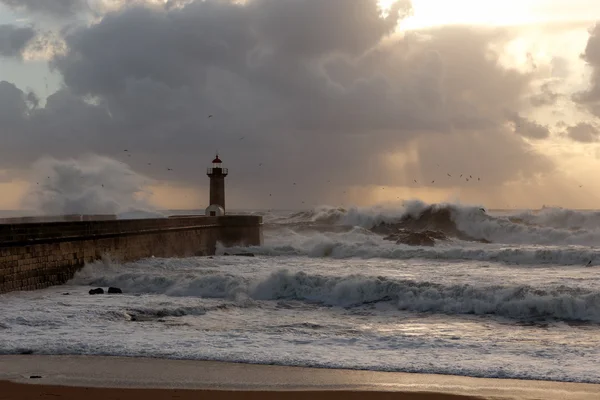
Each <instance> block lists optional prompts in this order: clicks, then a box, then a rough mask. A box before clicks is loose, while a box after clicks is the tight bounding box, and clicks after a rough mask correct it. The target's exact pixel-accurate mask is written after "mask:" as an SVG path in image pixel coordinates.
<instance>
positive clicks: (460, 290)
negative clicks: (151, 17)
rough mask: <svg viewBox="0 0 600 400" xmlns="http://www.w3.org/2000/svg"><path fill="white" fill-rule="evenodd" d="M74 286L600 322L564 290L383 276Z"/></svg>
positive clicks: (109, 275) (102, 277)
mask: <svg viewBox="0 0 600 400" xmlns="http://www.w3.org/2000/svg"><path fill="white" fill-rule="evenodd" d="M109 270H110V271H111V272H108V271H109ZM71 284H76V285H88V286H101V287H108V286H116V287H120V288H122V289H123V290H125V291H126V292H128V293H137V294H148V293H150V294H164V295H168V296H191V297H203V298H222V299H229V300H241V299H251V300H298V301H306V302H309V303H318V304H322V305H327V306H340V307H361V306H364V305H365V304H370V303H376V302H390V303H393V304H395V305H396V306H397V307H398V309H400V310H409V311H416V312H434V313H449V314H477V315H486V314H492V315H499V316H503V317H506V318H513V319H524V320H529V319H539V318H553V319H558V320H568V321H569V320H574V321H591V322H600V292H598V291H592V290H584V289H578V288H569V287H559V288H553V289H539V288H533V287H531V286H528V285H516V286H515V285H485V286H480V285H473V284H466V283H465V284H440V283H433V282H428V281H420V280H406V279H404V280H399V279H393V278H388V277H384V276H369V275H346V276H327V275H320V274H311V273H306V272H302V271H297V272H291V271H288V270H278V271H275V272H272V273H270V274H268V275H266V276H258V277H250V276H247V275H246V276H244V275H236V274H231V273H223V272H220V271H214V270H210V269H207V270H201V271H198V272H197V273H195V274H190V273H189V272H186V273H183V274H182V273H176V272H173V271H171V272H168V273H162V272H156V271H155V272H148V271H144V270H143V269H140V270H131V269H130V270H127V271H125V272H121V271H118V270H115V269H110V268H109V269H106V268H105V267H101V266H98V265H91V266H88V267H86V268H85V269H84V271H83V272H82V273H80V274H78V275H77V276H76V277H75V279H74V280H73V281H72V282H71Z"/></svg>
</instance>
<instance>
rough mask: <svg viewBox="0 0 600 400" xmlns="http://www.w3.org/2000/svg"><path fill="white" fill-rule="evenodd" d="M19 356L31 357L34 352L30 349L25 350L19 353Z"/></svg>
mask: <svg viewBox="0 0 600 400" xmlns="http://www.w3.org/2000/svg"><path fill="white" fill-rule="evenodd" d="M19 354H22V355H29V354H33V350H30V349H23V350H21V351H19Z"/></svg>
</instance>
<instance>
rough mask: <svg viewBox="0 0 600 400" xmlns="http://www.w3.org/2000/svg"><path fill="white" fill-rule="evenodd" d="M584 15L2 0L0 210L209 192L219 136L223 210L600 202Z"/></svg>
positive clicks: (268, 2)
mask: <svg viewBox="0 0 600 400" xmlns="http://www.w3.org/2000/svg"><path fill="white" fill-rule="evenodd" d="M598 20H600V2H598V1H596V0H568V1H567V0H554V1H543V0H518V1H517V0H502V1H500V0H486V1H480V0H413V1H412V2H411V1H405V0H401V1H394V0H381V1H377V0H327V1H322V0H245V1H229V0H170V1H164V0H130V1H124V0H0V140H1V141H2V142H1V143H2V145H1V146H0V209H25V208H29V207H32V204H34V206H35V207H38V208H42V209H44V210H46V212H58V211H60V210H61V207H62V210H64V207H67V206H66V204H70V205H71V206H73V207H76V206H78V205H80V204H83V203H86V204H92V205H93V206H94V207H100V208H101V209H103V210H105V209H108V210H112V209H118V208H119V207H130V206H131V207H133V206H139V204H140V203H139V201H142V200H140V199H143V202H144V204H146V203H147V204H150V205H152V206H158V207H161V208H204V207H206V206H207V205H208V204H206V202H207V201H208V195H207V191H208V178H207V176H206V174H205V173H206V167H208V166H209V164H210V161H211V160H212V158H213V157H214V154H215V152H217V151H218V152H219V154H220V156H221V158H222V159H223V161H224V163H225V164H226V166H227V167H228V168H229V171H230V174H229V176H228V177H227V204H228V206H229V207H231V208H252V209H256V208H260V209H271V208H277V209H292V208H309V207H314V206H317V205H322V204H329V205H340V206H350V205H357V206H370V205H375V204H387V203H396V202H399V201H401V200H403V199H414V198H418V199H421V200H424V201H426V202H462V203H468V204H480V205H484V206H486V207H489V208H539V207H542V206H543V205H550V206H562V207H570V208H591V209H598V208H600V206H599V205H600V178H599V175H598V174H597V173H596V171H598V169H600V25H596V24H597V21H598ZM209 116H210V117H209ZM125 150H127V151H125ZM65 193H67V194H68V196H67V197H68V198H66V199H65V198H62V197H61V196H62V195H63V194H65ZM128 196H129V197H131V196H137V197H136V200H135V201H125V200H124V199H125V198H128ZM63 197H64V196H63ZM40 199H52V200H47V201H46V202H45V203H44V202H43V201H42V203H43V204H42V205H40ZM57 199H58V200H57ZM92 200H93V201H92ZM125 203H126V204H125ZM103 207H104V208H103ZM107 207H108V208H107ZM92 211H93V210H92Z"/></svg>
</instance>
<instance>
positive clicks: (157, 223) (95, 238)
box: [0, 215, 262, 293]
mask: <svg viewBox="0 0 600 400" xmlns="http://www.w3.org/2000/svg"><path fill="white" fill-rule="evenodd" d="M217 243H222V244H223V245H225V246H231V245H242V246H243V245H260V244H261V243H262V217H260V216H249V215H227V216H221V217H204V216H188V217H182V218H156V219H132V220H94V221H61V222H36V223H12V224H0V293H5V292H10V291H14V290H35V289H42V288H45V287H48V286H52V285H60V284H63V283H65V282H66V281H68V280H69V279H71V278H72V277H73V275H74V274H75V272H76V271H77V270H78V269H80V268H81V267H83V266H84V265H85V263H88V262H93V261H95V260H98V259H101V258H102V257H103V256H109V257H110V258H111V259H113V260H116V261H121V262H127V261H135V260H139V259H142V258H147V257H152V256H154V257H190V256H205V255H211V254H214V253H215V249H216V246H217Z"/></svg>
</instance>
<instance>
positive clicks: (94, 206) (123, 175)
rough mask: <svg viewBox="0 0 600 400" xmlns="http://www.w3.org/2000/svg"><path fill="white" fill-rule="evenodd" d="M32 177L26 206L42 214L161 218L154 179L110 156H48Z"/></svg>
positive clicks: (37, 165) (24, 205)
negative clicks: (151, 186)
mask: <svg viewBox="0 0 600 400" xmlns="http://www.w3.org/2000/svg"><path fill="white" fill-rule="evenodd" d="M30 175H31V176H30V188H29V190H28V192H27V193H26V195H25V196H24V199H23V204H22V207H23V208H25V209H30V210H34V211H36V212H37V213H39V214H43V215H65V214H121V215H122V216H127V214H130V215H131V214H132V213H133V215H136V216H145V217H148V216H160V215H161V214H160V213H158V212H157V211H156V209H155V208H154V207H153V206H151V204H150V202H149V198H150V196H151V193H150V192H149V191H148V189H147V185H148V183H149V182H151V180H150V179H149V178H147V177H144V176H142V175H140V174H138V173H136V172H134V171H133V170H132V169H131V168H130V167H129V166H128V165H126V164H124V163H122V162H119V161H116V160H114V159H111V158H108V157H103V156H98V155H93V154H92V155H86V156H83V157H81V158H79V159H65V160H57V159H54V158H51V157H45V158H42V159H40V160H38V161H37V162H36V163H35V164H34V165H33V167H32V170H31V174H30Z"/></svg>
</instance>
